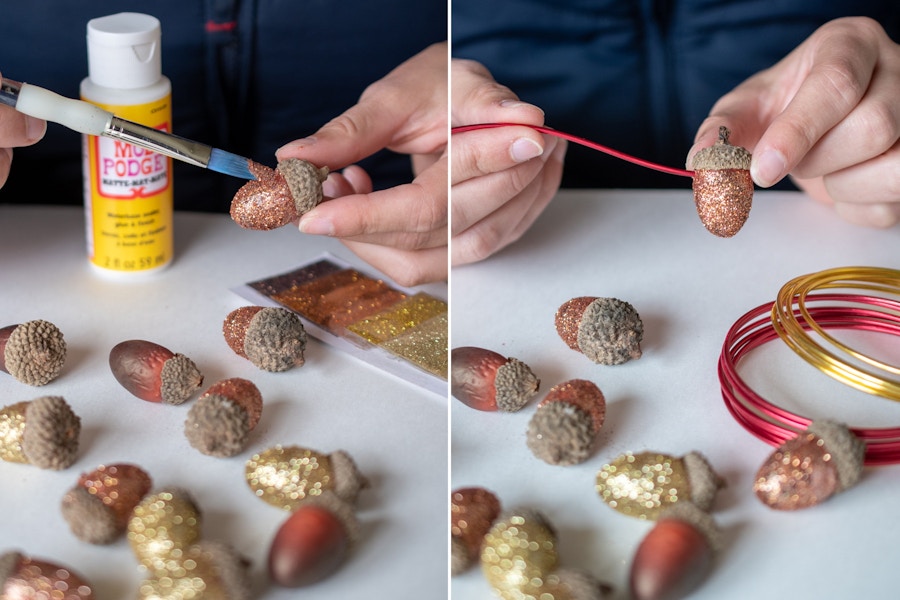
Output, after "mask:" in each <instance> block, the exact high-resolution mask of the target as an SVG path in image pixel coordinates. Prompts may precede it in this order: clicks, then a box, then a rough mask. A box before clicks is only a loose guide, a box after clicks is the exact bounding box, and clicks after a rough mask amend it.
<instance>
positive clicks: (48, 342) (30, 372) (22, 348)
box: [0, 320, 66, 386]
mask: <svg viewBox="0 0 900 600" xmlns="http://www.w3.org/2000/svg"><path fill="white" fill-rule="evenodd" d="M65 362H66V341H65V339H63V334H62V332H61V331H60V330H59V329H58V328H57V327H56V325H54V324H53V323H50V322H49V321H42V320H36V321H28V322H26V323H22V324H21V325H9V326H7V327H3V328H2V329H0V371H4V372H6V373H9V374H10V375H12V376H13V377H15V378H16V379H17V380H19V381H21V382H22V383H27V384H28V385H34V386H38V385H45V384H47V383H49V382H51V381H53V380H54V379H56V377H57V375H59V372H60V371H61V370H62V367H63V363H65Z"/></svg>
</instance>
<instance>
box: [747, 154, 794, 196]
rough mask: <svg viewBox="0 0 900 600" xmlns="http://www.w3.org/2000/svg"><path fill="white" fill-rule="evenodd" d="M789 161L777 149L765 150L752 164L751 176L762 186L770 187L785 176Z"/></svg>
mask: <svg viewBox="0 0 900 600" xmlns="http://www.w3.org/2000/svg"><path fill="white" fill-rule="evenodd" d="M786 167H787V161H786V160H785V158H784V156H783V155H782V154H781V152H779V151H777V150H764V151H763V152H762V154H760V155H759V156H757V157H755V160H754V161H753V164H752V165H750V176H751V177H752V178H753V181H755V182H756V184H757V185H759V186H761V187H769V186H771V185H774V184H775V183H776V182H778V181H779V180H780V179H781V178H782V177H784V176H785V172H784V171H785V169H786Z"/></svg>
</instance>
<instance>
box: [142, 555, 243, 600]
mask: <svg viewBox="0 0 900 600" xmlns="http://www.w3.org/2000/svg"><path fill="white" fill-rule="evenodd" d="M249 567H250V563H249V561H248V560H247V559H246V558H244V557H243V556H241V555H240V554H238V553H237V552H236V551H235V550H234V549H233V548H231V547H230V546H228V545H226V544H222V543H219V542H211V541H207V540H202V541H199V542H197V543H195V544H191V545H190V546H187V547H186V548H184V549H183V550H181V551H180V552H178V553H173V556H171V557H170V558H169V559H168V560H166V561H165V563H164V564H162V565H160V566H159V567H158V568H156V569H154V570H153V571H152V572H151V576H150V577H148V578H147V579H145V580H144V581H142V582H141V585H140V587H139V588H138V598H139V600H163V599H165V600H187V599H188V598H193V599H196V600H250V599H251V598H253V595H252V593H251V592H252V590H251V587H252V586H251V582H250V576H249V572H248V571H249Z"/></svg>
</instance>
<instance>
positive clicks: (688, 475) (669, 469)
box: [595, 452, 724, 520]
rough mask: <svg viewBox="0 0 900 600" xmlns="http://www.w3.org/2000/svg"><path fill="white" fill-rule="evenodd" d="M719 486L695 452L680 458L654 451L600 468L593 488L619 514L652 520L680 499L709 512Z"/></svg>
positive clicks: (626, 456) (622, 457) (627, 455)
mask: <svg viewBox="0 0 900 600" xmlns="http://www.w3.org/2000/svg"><path fill="white" fill-rule="evenodd" d="M723 485H724V481H723V480H722V479H721V478H720V477H719V476H718V475H717V474H716V472H715V471H714V470H713V468H712V467H711V466H710V464H709V462H708V461H707V460H706V458H705V457H704V456H703V455H701V454H700V453H699V452H689V453H688V454H686V455H684V456H683V457H681V458H676V457H673V456H669V455H667V454H660V453H657V452H642V453H638V454H633V453H631V452H626V453H625V454H622V455H620V456H618V457H617V458H615V459H614V460H613V461H612V462H610V463H608V464H606V465H603V466H602V467H601V468H600V471H599V472H598V473H597V482H596V487H595V489H596V491H597V493H598V494H599V495H600V498H601V499H602V500H603V501H604V502H606V503H607V504H608V505H609V506H610V507H611V508H613V509H615V510H617V511H619V512H620V513H622V514H624V515H628V516H631V517H637V518H639V519H649V520H655V519H656V518H657V517H658V516H659V514H660V511H661V510H662V509H664V508H666V507H668V506H671V505H674V504H676V503H678V502H680V501H683V500H689V501H691V502H693V503H694V504H695V505H697V506H698V507H699V508H700V509H701V510H709V509H710V508H711V507H712V504H713V501H714V500H715V497H716V493H717V492H718V491H719V489H720V488H721V487H722V486H723Z"/></svg>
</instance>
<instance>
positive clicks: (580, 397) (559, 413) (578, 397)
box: [526, 379, 606, 465]
mask: <svg viewBox="0 0 900 600" xmlns="http://www.w3.org/2000/svg"><path fill="white" fill-rule="evenodd" d="M605 418H606V399H605V398H604V397H603V392H601V391H600V388H598V387H597V386H596V384H594V383H593V382H591V381H587V380H585V379H572V380H570V381H565V382H563V383H560V384H559V385H556V386H553V387H552V388H551V389H550V391H549V392H547V396H546V397H545V398H544V399H543V400H542V401H541V402H540V404H538V407H537V410H535V412H534V415H533V416H532V417H531V421H529V423H528V433H527V435H526V443H527V444H528V448H529V449H530V450H531V452H532V454H534V455H535V456H536V457H537V458H539V459H541V460H543V461H544V462H546V463H548V464H551V465H575V464H578V463H581V462H584V461H585V460H587V458H588V457H589V456H590V454H591V449H592V448H593V446H594V443H595V442H596V440H597V436H598V434H599V433H600V429H601V428H602V427H603V422H604V420H605Z"/></svg>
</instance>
